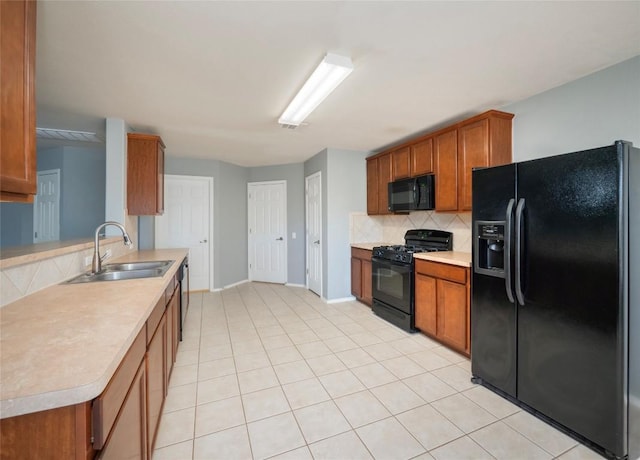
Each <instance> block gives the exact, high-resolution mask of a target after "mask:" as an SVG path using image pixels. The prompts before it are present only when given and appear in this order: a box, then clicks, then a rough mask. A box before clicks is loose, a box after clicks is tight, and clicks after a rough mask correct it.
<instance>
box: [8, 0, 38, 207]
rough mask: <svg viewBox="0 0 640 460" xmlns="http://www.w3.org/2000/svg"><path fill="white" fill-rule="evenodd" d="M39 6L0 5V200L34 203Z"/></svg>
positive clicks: (25, 3)
mask: <svg viewBox="0 0 640 460" xmlns="http://www.w3.org/2000/svg"><path fill="white" fill-rule="evenodd" d="M35 47H36V2H35V1H11V2H5V1H3V2H0V56H2V65H0V81H2V85H1V88H0V100H2V103H0V185H1V190H0V199H2V200H3V201H17V202H25V203H33V196H34V195H35V194H36V192H37V183H36V180H37V179H36V139H35V137H36V112H35V106H36V102H35V91H34V85H35V56H36V53H35Z"/></svg>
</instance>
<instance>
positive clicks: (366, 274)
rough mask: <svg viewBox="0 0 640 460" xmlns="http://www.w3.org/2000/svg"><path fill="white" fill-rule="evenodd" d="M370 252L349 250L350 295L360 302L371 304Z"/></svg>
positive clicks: (357, 249) (356, 249) (358, 249)
mask: <svg viewBox="0 0 640 460" xmlns="http://www.w3.org/2000/svg"><path fill="white" fill-rule="evenodd" d="M371 283H372V279H371V251H369V250H367V249H360V248H351V294H352V295H353V296H354V297H355V298H356V299H358V300H359V301H360V302H362V303H364V304H367V305H369V306H371V304H372V303H373V294H372V285H371Z"/></svg>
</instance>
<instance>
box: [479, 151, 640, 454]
mask: <svg viewBox="0 0 640 460" xmlns="http://www.w3.org/2000/svg"><path fill="white" fill-rule="evenodd" d="M472 209H473V212H472V221H473V248H472V252H473V256H472V259H473V279H472V301H471V370H472V374H473V381H474V382H476V383H480V384H483V385H484V386H486V387H488V388H489V389H491V390H493V391H495V392H497V393H499V394H501V395H502V396H505V397H507V398H509V399H511V400H512V401H514V402H516V403H517V404H519V405H521V406H522V407H523V408H525V409H527V410H529V411H530V412H532V413H534V414H535V415H537V416H538V417H540V418H542V419H544V420H545V421H547V422H550V423H552V424H554V425H556V426H558V427H559V428H561V429H564V430H565V431H567V432H568V433H569V434H571V435H573V436H574V437H576V438H577V439H579V440H581V441H582V442H584V443H585V444H587V445H589V446H590V447H592V448H594V449H595V450H598V451H600V452H601V453H603V454H604V455H606V456H608V457H611V458H629V459H636V458H639V457H640V433H639V430H640V362H639V361H640V338H639V337H640V318H639V316H640V311H639V310H640V234H639V233H640V150H639V149H637V148H634V147H632V145H631V144H630V143H627V142H622V141H618V142H616V143H615V144H614V145H611V146H607V147H602V148H597V149H592V150H585V151H581V152H574V153H568V154H564V155H558V156H553V157H547V158H541V159H537V160H531V161H525V162H521V163H514V164H509V165H505V166H499V167H493V168H486V169H477V170H474V171H473V208H472Z"/></svg>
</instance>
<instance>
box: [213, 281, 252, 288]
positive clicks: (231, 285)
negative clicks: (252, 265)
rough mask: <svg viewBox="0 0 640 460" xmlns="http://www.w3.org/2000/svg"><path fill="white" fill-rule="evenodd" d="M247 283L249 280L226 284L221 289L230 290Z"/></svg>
mask: <svg viewBox="0 0 640 460" xmlns="http://www.w3.org/2000/svg"><path fill="white" fill-rule="evenodd" d="M248 282H249V280H242V281H238V282H237V283H231V284H227V285H226V286H224V287H223V288H222V289H229V288H232V287H236V286H240V285H241V284H244V283H248ZM222 289H220V290H222Z"/></svg>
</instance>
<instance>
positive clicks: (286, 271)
mask: <svg viewBox="0 0 640 460" xmlns="http://www.w3.org/2000/svg"><path fill="white" fill-rule="evenodd" d="M275 184H282V185H284V214H283V224H284V230H283V238H284V257H283V263H284V277H285V279H284V284H286V283H287V281H288V280H289V259H288V256H289V244H288V243H289V238H288V227H287V204H288V199H287V181H286V180H272V181H258V182H249V183H247V270H248V278H249V281H253V277H252V275H251V262H252V261H251V245H252V243H253V234H252V233H251V232H250V231H249V230H250V229H249V224H250V220H249V211H250V210H251V208H250V202H251V199H250V198H249V190H250V188H251V186H252V185H275Z"/></svg>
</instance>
